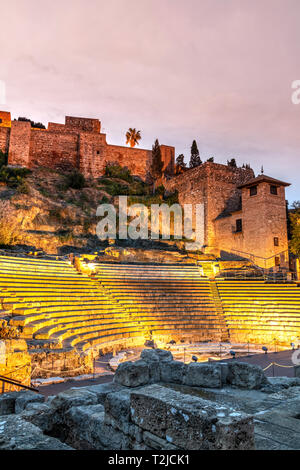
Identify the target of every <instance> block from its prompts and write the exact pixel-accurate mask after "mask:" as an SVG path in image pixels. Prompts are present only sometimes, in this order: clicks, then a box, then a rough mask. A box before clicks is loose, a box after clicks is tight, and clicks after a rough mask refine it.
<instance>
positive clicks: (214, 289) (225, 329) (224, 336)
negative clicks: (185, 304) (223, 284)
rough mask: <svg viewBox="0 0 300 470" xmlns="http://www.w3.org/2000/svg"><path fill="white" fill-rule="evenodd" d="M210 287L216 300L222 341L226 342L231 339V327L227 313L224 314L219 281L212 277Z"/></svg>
mask: <svg viewBox="0 0 300 470" xmlns="http://www.w3.org/2000/svg"><path fill="white" fill-rule="evenodd" d="M209 287H210V292H211V296H212V298H213V300H214V304H215V310H216V314H217V315H218V318H219V323H220V325H221V331H222V340H221V341H224V342H226V341H230V335H229V329H228V326H227V323H226V319H225V315H224V309H223V305H222V300H221V297H220V294H219V290H218V286H217V283H216V281H215V280H214V279H210V281H209Z"/></svg>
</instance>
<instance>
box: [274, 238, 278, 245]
mask: <svg viewBox="0 0 300 470" xmlns="http://www.w3.org/2000/svg"><path fill="white" fill-rule="evenodd" d="M274 246H279V238H278V237H274Z"/></svg>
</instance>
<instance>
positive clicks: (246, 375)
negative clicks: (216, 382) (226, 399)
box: [227, 361, 268, 390]
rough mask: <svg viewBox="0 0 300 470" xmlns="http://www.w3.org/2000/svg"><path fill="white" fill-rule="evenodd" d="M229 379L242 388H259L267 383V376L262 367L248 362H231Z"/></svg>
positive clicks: (229, 381) (229, 364)
mask: <svg viewBox="0 0 300 470" xmlns="http://www.w3.org/2000/svg"><path fill="white" fill-rule="evenodd" d="M228 367H229V371H228V377H227V381H228V383H230V384H231V385H234V386H236V387H240V388H247V389H250V390H251V389H258V388H260V387H261V386H262V385H267V383H268V381H267V378H266V376H265V374H264V372H263V370H262V368H261V367H259V366H256V365H254V364H248V363H246V362H235V361H232V362H229V363H228Z"/></svg>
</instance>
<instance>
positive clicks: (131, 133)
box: [126, 127, 142, 147]
mask: <svg viewBox="0 0 300 470" xmlns="http://www.w3.org/2000/svg"><path fill="white" fill-rule="evenodd" d="M141 138H142V136H141V131H137V130H136V128H134V129H132V127H129V129H128V131H127V132H126V144H130V147H134V146H135V145H139V140H141Z"/></svg>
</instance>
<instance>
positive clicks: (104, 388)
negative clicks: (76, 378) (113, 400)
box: [84, 382, 126, 405]
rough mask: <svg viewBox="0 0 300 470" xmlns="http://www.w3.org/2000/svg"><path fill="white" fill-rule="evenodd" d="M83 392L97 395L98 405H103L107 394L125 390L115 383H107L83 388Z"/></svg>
mask: <svg viewBox="0 0 300 470" xmlns="http://www.w3.org/2000/svg"><path fill="white" fill-rule="evenodd" d="M84 389H85V390H89V391H90V392H92V393H95V394H96V395H97V399H98V403H101V404H102V405H104V402H105V399H106V397H107V395H108V394H109V393H114V392H118V391H121V390H126V389H125V388H124V387H122V385H120V384H118V383H116V382H109V383H105V384H97V385H90V386H88V387H84Z"/></svg>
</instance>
